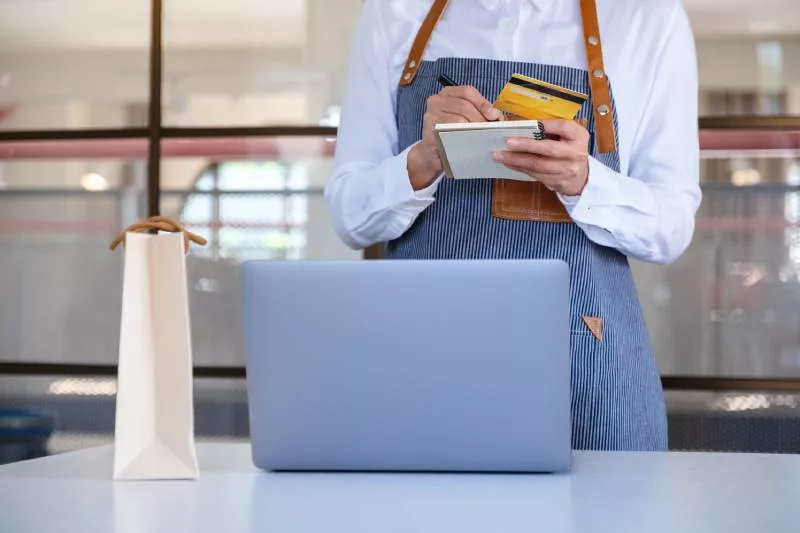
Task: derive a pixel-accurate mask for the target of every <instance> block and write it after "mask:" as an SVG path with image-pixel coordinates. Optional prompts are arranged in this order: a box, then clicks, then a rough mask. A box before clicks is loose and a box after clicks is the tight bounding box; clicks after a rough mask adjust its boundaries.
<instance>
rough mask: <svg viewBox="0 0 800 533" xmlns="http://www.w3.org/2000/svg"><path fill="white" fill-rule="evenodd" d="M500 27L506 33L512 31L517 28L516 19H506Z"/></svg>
mask: <svg viewBox="0 0 800 533" xmlns="http://www.w3.org/2000/svg"><path fill="white" fill-rule="evenodd" d="M500 27H501V28H503V29H504V30H506V31H512V30H514V29H515V28H516V27H517V22H516V21H515V20H514V19H504V20H503V22H501V23H500Z"/></svg>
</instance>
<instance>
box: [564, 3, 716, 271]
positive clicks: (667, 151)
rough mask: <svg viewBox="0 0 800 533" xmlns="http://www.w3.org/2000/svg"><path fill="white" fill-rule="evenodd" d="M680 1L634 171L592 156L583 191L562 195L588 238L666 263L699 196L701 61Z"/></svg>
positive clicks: (683, 244) (636, 143) (683, 239)
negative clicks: (623, 170)
mask: <svg viewBox="0 0 800 533" xmlns="http://www.w3.org/2000/svg"><path fill="white" fill-rule="evenodd" d="M675 4H676V8H675V11H674V16H673V20H672V24H671V25H668V28H667V34H668V37H667V38H666V40H665V43H664V46H663V48H662V49H661V53H660V56H659V57H657V58H656V61H657V63H656V65H657V67H656V69H657V70H656V73H655V78H654V82H653V85H652V87H651V90H650V94H649V98H648V100H647V102H646V105H645V109H644V113H643V116H642V118H641V123H640V124H639V127H638V129H637V131H636V135H635V137H634V140H633V151H632V153H631V163H630V169H629V174H630V175H624V174H621V173H618V172H614V171H613V170H611V169H610V168H608V167H607V166H605V165H604V164H602V163H601V162H599V161H598V160H596V159H594V158H590V160H589V181H588V182H587V185H586V188H585V189H584V191H583V193H582V194H581V195H580V196H577V197H562V198H561V200H562V202H563V203H564V205H565V207H566V209H567V211H568V212H569V213H570V215H571V216H572V218H573V220H575V222H576V223H577V224H578V225H579V226H580V227H581V228H582V229H583V231H584V232H585V233H586V235H587V236H588V237H589V239H591V240H592V241H594V242H596V243H598V244H601V245H604V246H609V247H613V248H616V249H618V250H619V251H621V252H622V253H624V254H626V255H629V256H631V257H633V258H636V259H639V260H642V261H647V262H652V263H660V264H667V263H670V262H672V261H674V260H675V259H677V258H678V257H679V256H680V255H681V254H682V253H683V252H684V251H685V250H686V248H687V247H688V246H689V243H690V242H691V240H692V236H693V233H694V217H695V214H696V212H697V209H698V207H699V205H700V200H701V191H700V186H699V155H700V153H699V152H700V149H699V136H698V119H697V111H698V109H697V105H698V103H697V101H698V81H697V58H696V55H695V44H694V37H693V35H692V31H691V27H690V25H689V21H688V17H687V16H686V12H685V11H684V9H683V7H682V6H681V4H680V2H675ZM670 26H671V27H670Z"/></svg>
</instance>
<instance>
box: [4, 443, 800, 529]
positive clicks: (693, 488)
mask: <svg viewBox="0 0 800 533" xmlns="http://www.w3.org/2000/svg"><path fill="white" fill-rule="evenodd" d="M198 453H199V456H200V465H201V469H202V473H201V478H200V479H199V480H198V481H194V482H185V481H168V482H119V483H114V482H113V481H111V463H112V455H113V451H112V449H111V448H107V447H106V448H95V449H91V450H86V451H81V452H76V453H70V454H64V455H59V456H53V457H48V458H46V459H41V460H37V461H31V462H27V463H19V464H15V465H9V466H5V467H2V468H0V531H2V532H3V533H33V532H36V533H38V532H47V533H53V532H57V533H71V532H80V533H194V532H214V533H239V532H254V533H256V532H257V533H311V532H314V533H339V532H341V533H395V532H396V533H411V532H432V533H434V532H435V533H472V532H475V533H517V532H519V533H523V532H524V533H578V532H581V533H584V532H586V533H594V532H603V533H605V532H608V533H667V532H669V533H694V532H697V533H700V532H702V533H743V532H748V533H790V532H791V533H798V532H800V457H796V456H766V455H739V454H676V453H669V454H631V453H578V454H576V460H575V467H574V471H573V473H572V474H570V475H563V476H553V475H421V474H263V473H259V472H258V471H257V470H255V469H254V468H253V467H252V464H251V462H250V455H249V453H250V450H249V447H248V446H247V445H241V444H229V445H226V444H203V445H199V447H198Z"/></svg>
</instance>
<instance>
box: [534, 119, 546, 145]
mask: <svg viewBox="0 0 800 533" xmlns="http://www.w3.org/2000/svg"><path fill="white" fill-rule="evenodd" d="M545 136H546V134H545V131H544V124H542V121H541V120H537V121H536V130H534V132H533V138H534V139H536V140H537V141H541V140H544V138H545Z"/></svg>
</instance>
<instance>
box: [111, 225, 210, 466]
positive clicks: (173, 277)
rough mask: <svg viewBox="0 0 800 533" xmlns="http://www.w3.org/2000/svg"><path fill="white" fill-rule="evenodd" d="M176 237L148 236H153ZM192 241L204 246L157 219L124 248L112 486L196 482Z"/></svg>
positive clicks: (129, 236) (136, 230) (126, 238)
mask: <svg viewBox="0 0 800 533" xmlns="http://www.w3.org/2000/svg"><path fill="white" fill-rule="evenodd" d="M154 229H155V230H161V231H167V232H174V233H169V234H157V235H151V234H147V233H143V232H148V231H150V230H154ZM190 241H193V242H197V243H199V244H205V240H204V239H202V238H200V237H198V236H197V235H194V234H191V233H189V232H187V231H185V230H184V229H183V228H182V227H181V226H180V225H179V224H178V223H176V222H174V221H172V220H170V219H167V218H164V217H153V218H150V219H148V220H146V221H144V222H141V223H138V224H134V225H133V226H131V227H130V228H128V229H127V230H126V231H125V232H124V233H123V234H122V235H120V236H119V237H118V238H117V240H116V241H114V243H113V244H112V245H111V246H112V250H113V249H115V248H116V247H117V246H118V245H119V244H121V243H124V245H125V273H124V281H123V287H122V318H121V324H120V344H119V368H118V370H117V412H116V425H115V430H114V479H117V480H151V479H195V478H197V476H198V467H197V456H196V453H195V445H194V407H193V397H192V346H191V338H190V330H189V304H188V291H187V279H186V255H185V253H186V251H187V250H188V247H189V243H190Z"/></svg>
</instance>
